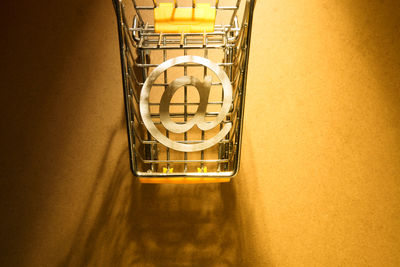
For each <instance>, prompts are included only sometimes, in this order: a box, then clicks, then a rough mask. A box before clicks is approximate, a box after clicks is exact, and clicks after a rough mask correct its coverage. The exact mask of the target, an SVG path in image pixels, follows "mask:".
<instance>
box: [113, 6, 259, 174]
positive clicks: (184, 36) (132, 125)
mask: <svg viewBox="0 0 400 267" xmlns="http://www.w3.org/2000/svg"><path fill="white" fill-rule="evenodd" d="M113 1H114V7H115V11H116V15H117V20H118V32H119V39H120V48H121V67H122V78H123V87H124V97H125V110H126V119H127V126H128V127H127V128H128V129H127V130H128V141H129V147H130V157H131V165H132V170H133V172H134V174H135V175H136V176H139V177H164V178H165V177H183V176H184V177H187V176H192V177H232V176H234V175H235V174H236V173H237V171H238V169H239V159H240V143H241V137H242V127H243V111H244V100H245V90H246V76H247V65H248V56H249V44H250V33H251V24H252V16H253V11H254V5H255V0H242V1H241V0H232V2H233V1H234V3H231V4H229V5H222V4H221V3H220V1H218V0H216V1H215V5H214V8H215V9H216V11H217V13H218V12H231V15H227V16H225V17H226V19H225V20H224V21H223V23H222V24H218V25H215V26H214V31H213V32H204V33H185V32H182V33H156V32H155V30H154V24H153V21H152V20H151V19H150V20H149V19H148V14H151V12H152V11H153V10H154V8H156V7H157V6H158V5H159V2H160V1H156V0H153V1H152V3H153V5H152V6H143V5H138V4H137V3H136V2H139V1H136V0H132V1H131V4H132V6H133V13H127V10H128V9H126V8H125V7H124V5H127V4H128V3H129V2H125V1H123V0H113ZM174 3H175V6H176V7H177V1H176V0H175V1H174ZM224 3H225V2H224ZM241 4H243V6H244V8H241ZM195 6H196V1H195V0H192V7H195ZM239 10H243V12H242V14H239V13H238V12H239ZM145 12H150V13H145ZM128 17H131V20H130V21H131V22H132V23H131V24H130V23H129V21H128V19H127V18H128ZM239 22H241V23H239ZM197 51H198V52H200V54H199V53H198V52H197ZM159 52H161V57H158V56H157V55H159V54H157V53H159ZM179 53H182V54H180V55H183V56H187V55H192V54H195V55H201V56H203V57H204V58H205V59H209V60H212V61H213V62H214V63H216V64H217V65H218V66H219V67H220V68H222V69H224V71H225V72H226V74H227V75H228V77H229V80H230V84H231V86H232V88H233V96H232V106H231V109H230V111H229V112H228V114H227V115H226V117H225V118H224V119H223V120H222V121H221V123H220V124H219V127H218V129H222V128H223V126H224V125H225V124H227V123H231V124H232V127H231V130H230V131H229V133H228V134H227V135H226V136H225V137H224V138H222V139H221V140H220V141H219V142H218V143H217V145H216V147H215V148H213V147H211V148H209V149H205V150H201V151H199V152H179V151H174V150H171V149H170V148H169V147H166V146H164V145H163V144H161V143H160V142H159V141H157V140H156V139H154V138H153V137H152V135H151V134H150V133H149V132H148V131H147V129H146V127H145V125H144V123H143V120H142V115H141V113H140V110H139V101H140V92H141V88H142V87H143V85H144V83H145V81H146V79H147V77H148V76H149V74H150V73H151V72H152V70H153V69H154V68H157V67H158V66H159V65H160V64H161V63H162V62H165V61H167V60H169V59H171V58H173V57H175V56H176V55H177V54H179ZM216 55H218V56H216ZM157 58H158V61H157ZM160 60H161V61H160ZM196 69H197V70H201V72H202V77H203V79H204V78H205V77H206V76H207V75H209V71H208V69H207V67H205V66H204V65H201V64H193V63H184V64H177V65H176V66H174V70H175V71H176V72H179V71H182V74H183V75H184V76H187V75H191V72H192V71H194V72H196ZM170 76H171V77H170ZM162 77H163V78H162V81H159V80H157V81H156V82H154V84H153V88H155V89H152V90H163V88H164V90H166V88H167V87H168V85H169V84H170V83H171V79H173V75H169V70H168V71H164V73H163V76H162ZM221 86H222V83H221V81H219V80H213V81H212V83H211V88H215V90H217V89H218V88H221ZM156 88H159V89H156ZM221 94H222V93H221ZM222 104H223V94H222V95H221V98H220V99H219V100H217V99H214V100H210V101H209V102H208V106H209V107H212V106H214V107H216V108H219V107H221V106H222ZM148 105H149V107H150V109H153V108H154V111H152V112H151V114H150V115H151V119H152V120H153V122H154V124H155V125H156V126H157V125H159V126H161V122H160V114H159V109H160V108H159V107H160V103H159V102H158V101H149V103H148ZM199 105H200V103H199V102H198V101H197V102H196V101H193V100H191V99H189V91H188V87H187V86H186V85H185V86H184V87H183V99H182V101H175V102H171V103H170V106H171V108H172V107H182V111H179V112H177V111H173V112H171V111H170V114H169V115H170V117H171V118H173V119H177V120H178V121H177V122H176V123H178V124H179V123H182V124H184V123H187V122H188V121H189V120H191V119H192V118H193V116H194V115H195V113H194V112H193V111H192V110H191V107H196V106H199ZM214 110H215V109H212V111H207V112H206V113H205V116H206V117H207V118H210V119H214V118H216V117H217V116H218V114H219V112H217V111H214ZM179 120H181V122H179ZM157 127H158V126H157ZM206 133H207V132H206V131H204V130H201V131H200V135H199V136H197V137H194V136H192V135H189V134H187V133H186V132H185V133H184V134H183V135H182V136H181V138H177V139H176V140H175V142H177V143H181V144H201V143H203V142H204V141H205V140H207V139H209V137H207V136H206ZM165 136H166V137H168V138H170V137H171V138H172V136H171V134H170V133H169V131H168V130H166V131H165ZM213 151H216V152H213ZM197 155H198V156H197ZM164 167H165V168H166V171H165V170H164ZM205 167H207V169H208V171H205V170H206V169H205Z"/></svg>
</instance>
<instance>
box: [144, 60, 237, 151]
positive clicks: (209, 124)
mask: <svg viewBox="0 0 400 267" xmlns="http://www.w3.org/2000/svg"><path fill="white" fill-rule="evenodd" d="M184 63H197V64H201V65H203V66H205V67H207V68H209V69H211V70H212V71H213V72H214V73H215V74H216V75H217V77H218V78H219V80H220V81H221V83H222V88H223V92H224V98H223V102H222V107H221V110H220V112H219V114H218V116H217V117H216V118H215V120H214V121H206V120H205V115H206V109H207V104H208V98H209V94H210V88H211V77H210V76H206V77H205V78H204V81H200V80H199V79H197V78H196V77H193V76H182V77H180V78H177V79H175V80H174V81H172V82H171V83H170V84H169V85H168V87H167V88H166V89H165V91H164V93H163V95H162V97H161V101H160V120H161V123H162V124H163V126H164V127H165V129H167V130H169V131H171V132H173V133H184V132H187V131H189V130H190V129H191V128H192V127H193V126H194V125H197V127H198V128H199V129H201V130H203V131H208V130H210V129H212V128H214V127H216V126H217V125H219V124H220V123H221V122H222V121H223V119H224V118H225V117H226V115H227V114H228V112H229V110H230V107H231V105H232V85H231V82H230V80H229V78H228V76H227V75H226V73H225V72H224V71H223V70H222V69H221V68H220V67H219V66H218V65H217V64H216V63H214V62H212V61H210V60H208V59H206V58H203V57H198V56H181V57H176V58H172V59H169V60H167V61H165V62H163V63H161V64H160V65H158V67H157V68H155V69H154V70H153V71H152V73H151V74H150V75H149V76H148V77H147V79H146V82H145V83H144V85H143V88H142V92H141V94H140V113H141V116H142V119H143V123H144V124H145V126H146V128H147V130H148V131H149V132H150V134H151V135H152V136H153V137H154V138H155V139H156V140H157V141H159V142H160V143H161V144H163V145H165V146H167V147H169V148H171V149H174V150H178V151H183V152H195V151H200V150H204V149H207V148H209V147H211V146H213V145H215V144H217V143H218V142H219V141H221V140H222V139H223V138H224V136H226V135H227V134H228V133H229V131H230V129H231V128H232V123H230V122H229V123H226V124H225V125H224V127H223V128H222V129H221V130H220V132H219V133H218V134H216V135H214V136H213V137H212V138H210V139H208V140H204V141H203V142H201V143H196V144H183V143H179V142H177V141H173V140H171V139H169V138H168V137H166V136H165V135H164V134H162V133H161V132H160V131H159V130H158V128H157V127H156V126H155V124H154V122H153V121H152V119H151V114H150V108H149V95H150V90H151V88H152V85H153V83H154V82H155V80H156V79H157V78H158V76H160V74H161V73H163V72H164V71H165V70H167V69H168V68H171V67H173V66H175V65H178V64H184ZM185 85H192V86H194V87H195V88H196V89H197V91H198V92H199V96H200V103H199V106H198V107H197V111H196V113H195V115H194V117H193V118H192V119H191V120H189V121H187V122H185V123H184V124H178V123H176V122H174V121H173V120H172V119H171V117H170V114H169V106H170V103H171V99H172V97H173V95H174V94H175V92H176V91H177V90H178V89H179V88H180V87H182V86H185Z"/></svg>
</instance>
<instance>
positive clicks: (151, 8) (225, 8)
mask: <svg viewBox="0 0 400 267" xmlns="http://www.w3.org/2000/svg"><path fill="white" fill-rule="evenodd" d="M179 8H192V7H188V6H181V7H179ZM212 8H215V7H212ZM135 9H137V10H153V9H154V6H136V7H135ZM216 9H218V10H236V9H238V7H236V6H218V7H217V8H216Z"/></svg>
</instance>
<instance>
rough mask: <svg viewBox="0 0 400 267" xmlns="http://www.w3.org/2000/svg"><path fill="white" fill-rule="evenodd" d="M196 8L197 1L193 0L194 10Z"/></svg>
mask: <svg viewBox="0 0 400 267" xmlns="http://www.w3.org/2000/svg"><path fill="white" fill-rule="evenodd" d="M195 7H196V0H192V8H195Z"/></svg>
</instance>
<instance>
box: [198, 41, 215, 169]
mask: <svg viewBox="0 0 400 267" xmlns="http://www.w3.org/2000/svg"><path fill="white" fill-rule="evenodd" d="M204 36H205V35H204ZM204 41H205V38H204ZM204 41H203V42H204ZM204 43H205V42H204ZM204 58H208V49H207V45H204ZM206 76H207V67H206V66H204V73H203V81H204V80H205V78H206ZM201 140H202V141H203V140H204V131H201ZM218 159H219V157H218ZM203 161H204V150H202V151H201V165H200V168H201V171H203V170H204V162H203ZM218 165H219V163H218Z"/></svg>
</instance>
